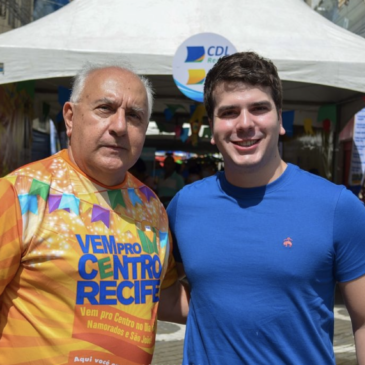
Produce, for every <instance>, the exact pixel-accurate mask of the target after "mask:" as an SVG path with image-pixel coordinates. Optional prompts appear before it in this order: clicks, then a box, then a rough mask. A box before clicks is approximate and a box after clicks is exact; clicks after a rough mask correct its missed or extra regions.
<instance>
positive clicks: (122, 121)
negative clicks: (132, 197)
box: [64, 67, 148, 186]
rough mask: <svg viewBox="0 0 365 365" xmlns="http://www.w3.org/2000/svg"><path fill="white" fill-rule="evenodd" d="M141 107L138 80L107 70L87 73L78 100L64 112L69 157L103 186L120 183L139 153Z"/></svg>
mask: <svg viewBox="0 0 365 365" xmlns="http://www.w3.org/2000/svg"><path fill="white" fill-rule="evenodd" d="M147 109H148V102H147V94H146V90H145V87H144V85H143V84H142V82H141V81H140V80H139V79H138V77H136V76H135V75H133V74H132V73H130V72H128V71H126V70H121V69H118V68H112V67H111V68H106V69H101V70H97V71H94V72H92V73H91V74H90V75H89V76H88V77H87V79H86V81H85V86H84V89H83V91H82V93H81V95H80V100H79V101H78V102H77V103H66V105H65V108H64V117H65V122H66V126H67V135H68V137H69V138H70V145H69V153H70V157H71V159H72V160H73V161H74V162H75V163H76V164H77V165H78V167H79V168H80V169H81V170H82V171H83V172H85V173H86V174H87V175H88V176H90V177H92V178H94V179H95V180H97V181H99V182H101V183H103V184H105V185H108V186H113V185H117V184H120V183H122V182H123V180H124V177H125V174H126V172H127V170H128V169H129V168H130V167H132V166H133V165H134V163H135V162H136V161H137V159H138V157H139V156H140V154H141V151H142V147H143V144H144V140H145V134H146V130H147V125H148V110H147Z"/></svg>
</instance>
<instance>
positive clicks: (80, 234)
mask: <svg viewBox="0 0 365 365" xmlns="http://www.w3.org/2000/svg"><path fill="white" fill-rule="evenodd" d="M151 109H152V92H151V88H150V85H149V83H148V81H147V80H145V79H143V78H140V77H138V76H137V75H136V74H134V73H133V72H131V71H129V70H127V69H125V68H121V67H119V66H114V65H109V66H105V65H104V66H89V67H87V68H85V69H83V70H82V71H81V73H80V74H79V75H77V77H76V78H75V82H74V86H73V91H72V94H71V98H70V102H68V103H66V104H65V106H64V119H65V123H66V128H67V135H68V137H69V147H68V150H63V151H61V152H60V153H58V154H56V155H54V156H51V157H49V158H47V159H45V160H42V161H38V162H35V163H32V164H30V165H27V166H23V167H21V168H19V169H18V170H16V171H14V172H13V173H11V174H10V175H8V176H6V177H5V178H3V179H1V180H0V260H1V264H0V294H1V297H0V308H1V312H0V315H1V317H0V335H1V337H0V347H1V351H0V364H10V363H11V364H25V363H26V364H34V365H35V364H37V365H38V364H41V363H42V364H66V363H67V364H79V363H85V362H90V363H91V362H93V363H94V362H98V363H104V364H107V363H108V364H112V363H115V364H131V365H132V364H149V363H150V362H151V358H152V354H153V349H154V341H155V331H156V317H157V310H158V303H159V299H160V296H162V297H164V299H166V301H165V303H167V304H165V305H164V306H161V308H160V312H159V314H160V316H161V318H163V319H171V320H175V321H181V322H182V321H184V317H185V316H186V313H187V301H186V296H185V294H184V290H183V289H182V288H181V287H180V285H179V284H178V282H177V281H176V277H177V275H176V270H175V267H174V261H173V259H172V258H171V255H170V245H169V239H168V224H167V217H166V213H165V211H164V208H163V207H162V205H161V203H160V202H159V200H158V199H157V198H156V196H155V194H154V193H153V192H152V191H151V190H150V189H149V188H148V187H146V186H145V185H143V184H142V183H141V182H140V181H138V180H137V179H135V178H134V177H133V176H132V175H130V174H129V173H128V172H127V170H128V169H129V168H130V167H131V166H133V164H134V163H135V162H136V160H137V159H138V157H139V155H140V153H141V150H142V146H143V143H144V139H145V133H146V130H147V125H148V120H149V116H150V114H151ZM163 279H164V284H163V288H164V290H162V291H161V289H162V285H161V283H162V280H163ZM160 294H161V295H160ZM171 297H173V298H182V300H183V301H182V302H178V306H176V307H174V306H173V305H172V304H170V302H169V299H170V298H171ZM175 309H176V310H175Z"/></svg>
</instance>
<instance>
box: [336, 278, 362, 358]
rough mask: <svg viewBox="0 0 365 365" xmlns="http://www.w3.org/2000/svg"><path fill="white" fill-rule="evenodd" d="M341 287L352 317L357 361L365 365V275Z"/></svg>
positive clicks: (342, 284)
mask: <svg viewBox="0 0 365 365" xmlns="http://www.w3.org/2000/svg"><path fill="white" fill-rule="evenodd" d="M339 286H340V289H341V292H342V296H343V298H344V301H345V304H346V307H347V310H348V312H349V314H350V317H351V322H352V329H353V333H354V336H355V346H356V356H357V361H358V364H359V365H365V275H364V276H361V277H360V278H358V279H355V280H351V281H348V282H344V283H339Z"/></svg>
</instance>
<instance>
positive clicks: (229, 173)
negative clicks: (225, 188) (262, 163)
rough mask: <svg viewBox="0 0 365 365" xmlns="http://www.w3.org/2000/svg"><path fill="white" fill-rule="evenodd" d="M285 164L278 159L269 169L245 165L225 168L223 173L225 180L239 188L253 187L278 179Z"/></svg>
mask: <svg viewBox="0 0 365 365" xmlns="http://www.w3.org/2000/svg"><path fill="white" fill-rule="evenodd" d="M286 167H287V164H286V163H285V162H284V161H283V160H280V161H279V163H278V164H277V165H275V166H272V167H271V168H270V169H269V168H266V169H265V170H263V169H262V168H259V167H255V166H252V167H251V166H247V167H243V168H239V169H238V168H237V169H230V168H229V167H228V168H227V169H225V171H224V173H225V176H226V179H227V181H228V182H229V183H230V184H232V185H234V186H238V187H240V188H255V187H259V186H265V185H268V184H270V183H271V182H273V181H275V180H276V179H278V178H279V177H280V176H281V175H282V174H283V172H284V171H285V169H286Z"/></svg>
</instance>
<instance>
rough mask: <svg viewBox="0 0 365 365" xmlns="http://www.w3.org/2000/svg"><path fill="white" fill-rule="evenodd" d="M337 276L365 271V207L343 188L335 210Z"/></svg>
mask: <svg viewBox="0 0 365 365" xmlns="http://www.w3.org/2000/svg"><path fill="white" fill-rule="evenodd" d="M334 243H335V251H336V252H335V255H336V257H335V260H336V262H335V267H336V272H335V275H336V280H337V281H340V282H345V281H350V280H354V279H357V278H358V277H360V276H362V275H365V207H364V203H363V202H361V201H360V200H359V199H358V198H357V197H356V196H355V195H354V194H353V193H352V192H350V191H349V190H347V189H343V191H342V193H341V195H340V197H339V200H338V203H337V207H336V210H335V214H334Z"/></svg>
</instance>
